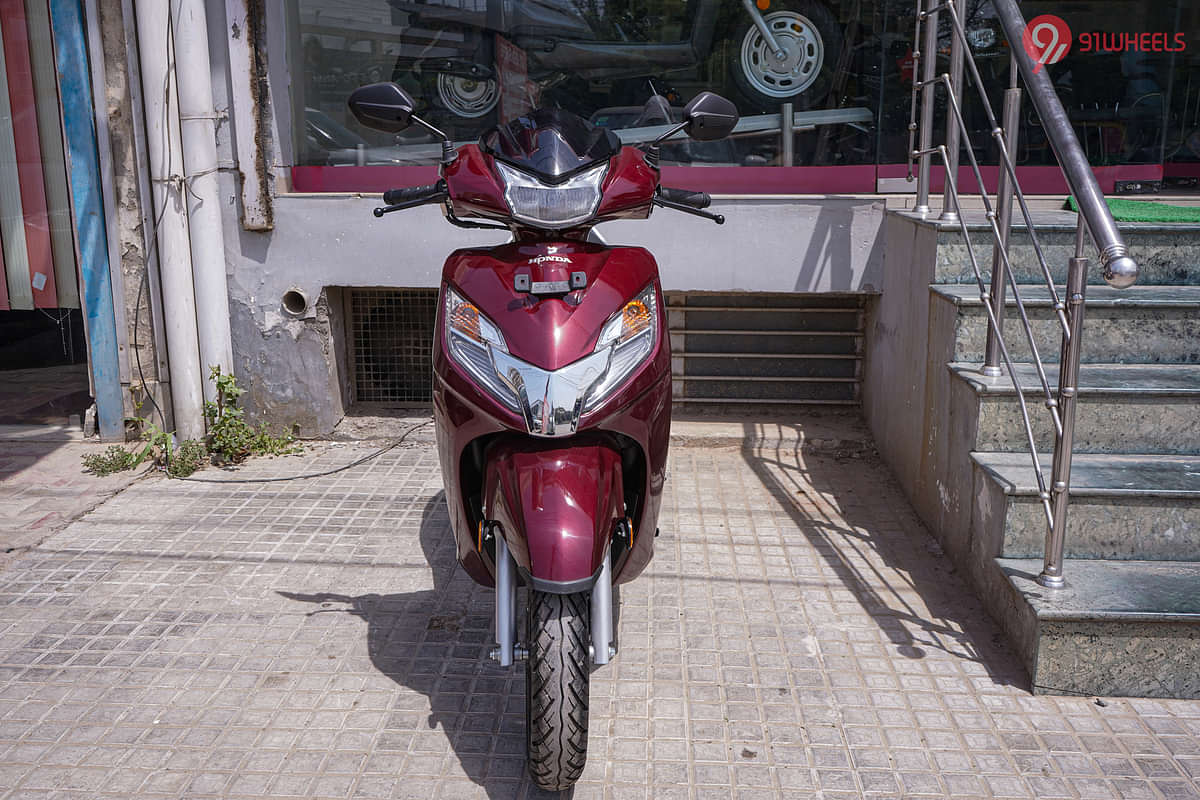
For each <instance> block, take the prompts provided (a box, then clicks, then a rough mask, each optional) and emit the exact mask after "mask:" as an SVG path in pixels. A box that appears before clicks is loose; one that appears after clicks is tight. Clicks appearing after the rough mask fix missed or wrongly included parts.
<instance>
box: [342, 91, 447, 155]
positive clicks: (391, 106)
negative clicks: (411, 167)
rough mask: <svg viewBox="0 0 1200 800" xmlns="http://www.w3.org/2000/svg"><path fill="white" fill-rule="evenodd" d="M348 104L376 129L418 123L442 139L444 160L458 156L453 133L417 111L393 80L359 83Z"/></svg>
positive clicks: (397, 128)
mask: <svg viewBox="0 0 1200 800" xmlns="http://www.w3.org/2000/svg"><path fill="white" fill-rule="evenodd" d="M346 104H347V105H348V106H350V113H351V114H353V115H354V118H355V119H356V120H358V121H359V122H361V123H362V124H363V125H365V126H367V127H368V128H374V129H375V130H377V131H386V132H387V133H399V132H400V131H402V130H404V129H406V128H407V127H408V126H409V125H411V124H413V123H416V124H417V125H420V126H421V127H422V128H424V129H425V130H427V131H429V132H430V133H432V134H433V135H434V136H436V137H437V138H438V139H440V140H441V142H442V163H443V164H449V163H450V162H452V161H454V159H455V158H457V157H458V153H457V152H456V151H455V149H454V145H453V143H451V141H450V137H449V136H447V135H446V134H445V133H443V132H442V131H440V130H438V129H437V128H435V127H433V126H432V125H430V124H429V123H428V122H426V121H425V120H423V119H421V118H420V117H418V116H417V115H416V114H414V113H413V106H414V103H413V99H412V98H411V97H410V96H409V94H408V92H406V91H404V90H403V89H401V88H400V87H399V86H397V85H396V84H394V83H392V82H391V81H383V82H381V83H371V84H367V85H366V86H360V87H358V88H357V89H355V90H354V93H353V94H351V95H350V99H349V100H347V101H346Z"/></svg>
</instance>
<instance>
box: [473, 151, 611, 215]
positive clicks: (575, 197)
mask: <svg viewBox="0 0 1200 800" xmlns="http://www.w3.org/2000/svg"><path fill="white" fill-rule="evenodd" d="M607 170H608V164H600V165H599V166H596V167H593V168H591V169H586V170H584V171H583V172H580V173H579V174H578V175H574V176H572V177H570V178H568V179H567V180H565V181H563V182H562V183H559V184H556V185H550V184H546V183H542V182H541V181H539V180H538V179H537V178H535V177H534V176H532V175H529V174H527V173H524V172H521V171H520V170H518V169H514V168H512V167H510V166H508V165H507V164H505V163H503V162H501V161H497V162H496V171H497V172H498V173H499V174H500V179H501V180H502V181H503V182H504V200H505V202H507V203H508V209H509V211H511V212H512V215H513V218H514V219H517V220H520V221H521V222H524V223H527V224H529V225H532V226H534V227H537V228H551V229H556V228H569V227H571V226H572V225H578V224H580V223H581V222H586V221H587V220H589V219H591V217H592V216H593V215H594V214H595V213H596V208H597V207H598V206H599V205H600V185H601V184H602V183H603V182H604V173H605V172H606V171H607Z"/></svg>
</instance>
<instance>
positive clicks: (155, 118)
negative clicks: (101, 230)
mask: <svg viewBox="0 0 1200 800" xmlns="http://www.w3.org/2000/svg"><path fill="white" fill-rule="evenodd" d="M135 13H136V15H137V39H138V43H137V44H138V57H139V59H140V61H141V73H142V93H143V97H144V102H145V105H146V142H147V144H148V150H149V156H150V180H151V183H152V186H153V196H154V210H155V219H157V220H158V223H157V226H156V231H155V233H156V234H157V242H158V262H159V269H160V272H161V277H160V283H161V285H162V298H163V311H164V314H163V323H164V327H165V328H166V334H167V357H168V358H169V360H170V370H171V402H172V407H173V408H174V411H175V431H176V434H177V435H178V436H179V437H180V438H181V439H203V438H204V413H203V408H204V406H203V395H202V389H201V386H202V384H203V380H202V377H201V374H200V346H199V341H198V337H197V335H196V296H195V292H194V289H193V286H192V255H191V246H190V243H189V236H188V218H187V203H186V201H185V199H184V194H185V192H187V189H186V187H185V186H184V184H183V174H184V164H183V136H182V133H181V131H180V126H179V98H178V95H177V91H176V86H175V80H174V78H175V69H174V66H175V65H174V55H175V54H174V52H173V51H172V48H171V35H170V27H169V26H170V15H169V10H168V7H167V4H166V3H164V2H162V0H136V1H135Z"/></svg>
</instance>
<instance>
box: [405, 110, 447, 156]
mask: <svg viewBox="0 0 1200 800" xmlns="http://www.w3.org/2000/svg"><path fill="white" fill-rule="evenodd" d="M409 119H411V120H412V121H413V122H415V123H417V124H418V125H420V126H421V127H422V128H424V129H425V130H427V131H429V132H430V133H432V134H433V135H434V136H436V137H437V138H439V139H441V140H442V163H443V164H453V163H454V160H455V159H456V158H458V151H457V150H455V149H454V143H453V142H451V141H450V137H449V136H447V135H446V134H445V133H444V132H443V131H441V130H439V129H438V128H435V127H433V126H432V125H430V124H429V123H428V122H426V121H425V120H423V119H421V118H420V117H418V116H417V115H416V114H413V115H412V116H411V117H409Z"/></svg>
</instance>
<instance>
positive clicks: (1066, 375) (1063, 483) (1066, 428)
mask: <svg viewBox="0 0 1200 800" xmlns="http://www.w3.org/2000/svg"><path fill="white" fill-rule="evenodd" d="M1084 224H1085V223H1084V219H1083V215H1082V214H1080V215H1079V227H1078V229H1077V231H1076V235H1075V257H1074V258H1072V259H1071V260H1070V266H1069V267H1068V270H1067V308H1068V310H1069V314H1070V333H1069V334H1065V333H1064V334H1063V343H1062V354H1061V355H1060V357H1059V364H1058V405H1059V410H1060V412H1061V414H1062V434H1061V435H1059V436H1056V437H1055V441H1054V461H1053V464H1052V465H1051V467H1050V494H1051V502H1052V504H1053V509H1054V513H1053V523H1052V524H1051V526H1050V529H1049V531H1048V532H1047V534H1046V552H1045V562H1044V564H1043V566H1042V573H1041V574H1040V575H1038V577H1037V582H1038V583H1040V584H1041V585H1042V586H1045V587H1046V588H1048V589H1061V588H1062V587H1063V586H1065V585H1066V579H1065V578H1064V576H1063V547H1064V545H1065V544H1066V539H1067V506H1068V504H1069V502H1070V493H1071V450H1072V448H1073V447H1074V444H1075V442H1074V439H1075V403H1076V400H1077V399H1078V394H1079V359H1080V355H1081V353H1082V350H1083V313H1084V312H1083V309H1084V300H1085V297H1086V294H1087V268H1088V260H1087V259H1086V258H1084V257H1083V231H1084Z"/></svg>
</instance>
